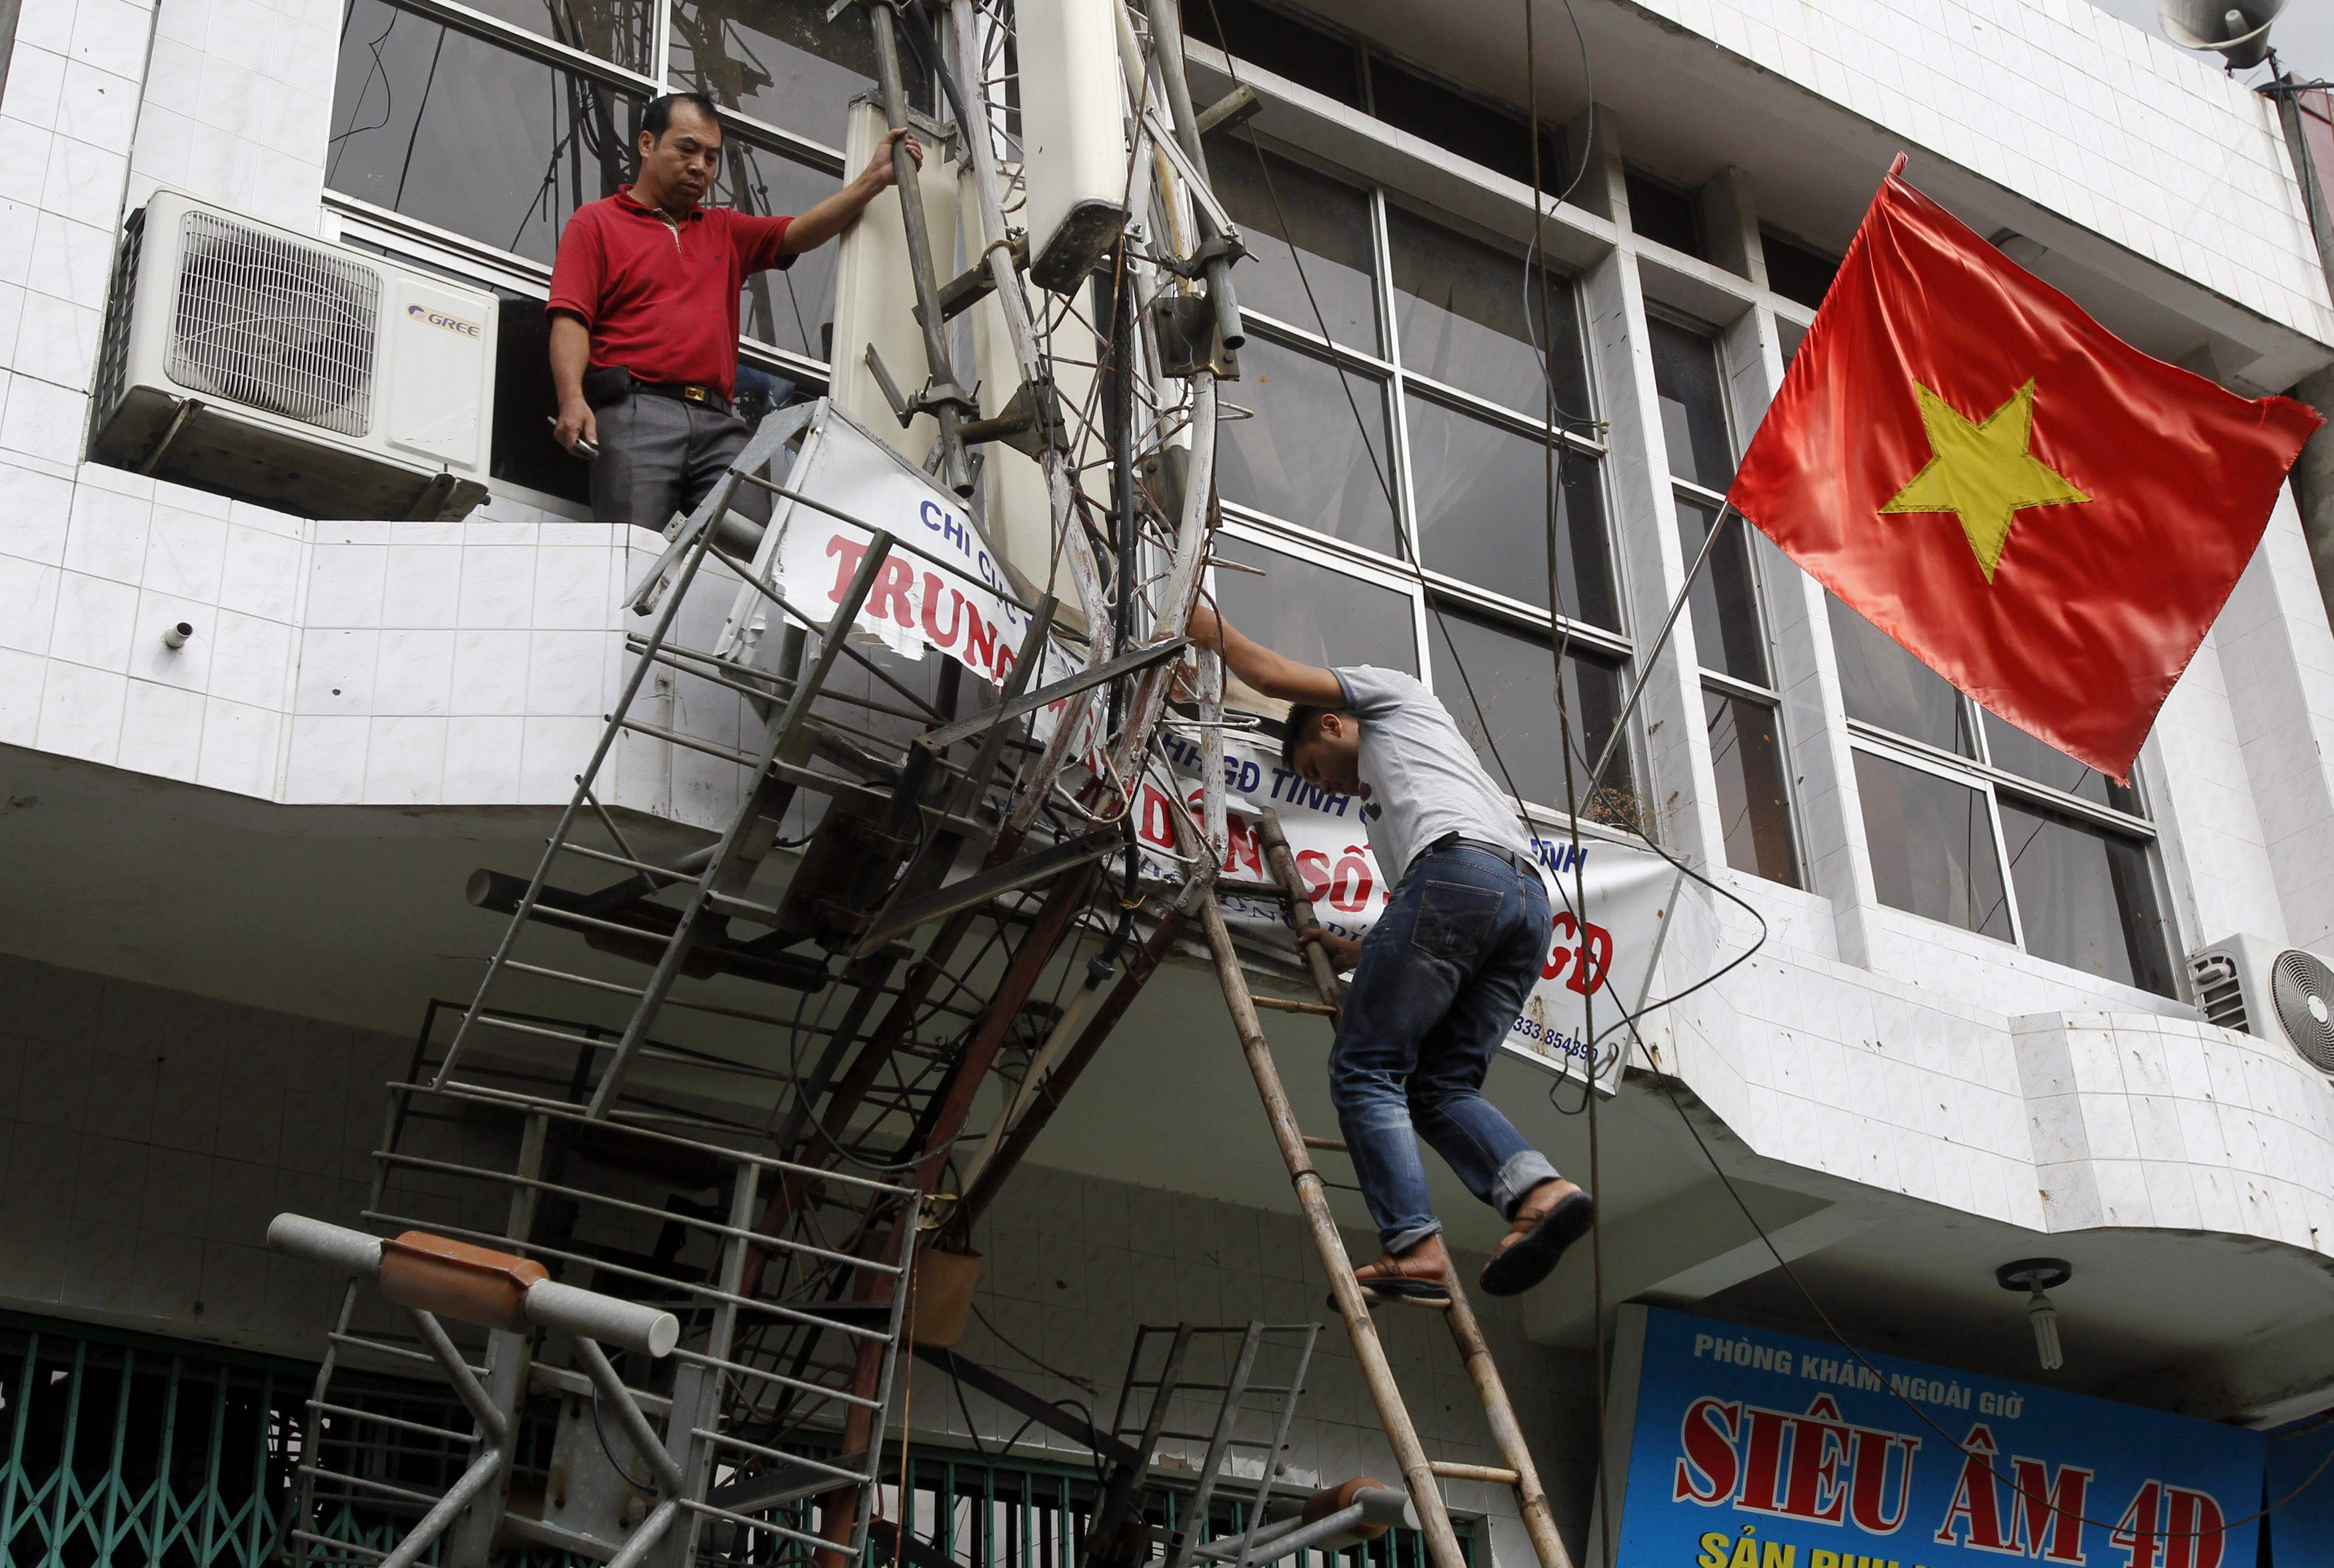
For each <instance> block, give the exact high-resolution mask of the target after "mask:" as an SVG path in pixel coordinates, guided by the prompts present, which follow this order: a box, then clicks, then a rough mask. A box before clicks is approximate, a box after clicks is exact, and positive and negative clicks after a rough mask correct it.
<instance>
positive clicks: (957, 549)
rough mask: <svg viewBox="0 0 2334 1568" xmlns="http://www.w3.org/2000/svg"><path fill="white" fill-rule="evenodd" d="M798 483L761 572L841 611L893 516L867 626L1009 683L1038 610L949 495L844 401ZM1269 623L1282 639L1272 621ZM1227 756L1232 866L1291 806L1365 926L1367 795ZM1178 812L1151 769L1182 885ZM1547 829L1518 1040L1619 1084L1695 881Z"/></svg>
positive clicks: (1302, 869)
mask: <svg viewBox="0 0 2334 1568" xmlns="http://www.w3.org/2000/svg"><path fill="white" fill-rule="evenodd" d="M786 486H787V488H789V489H791V490H794V491H796V492H797V493H799V494H800V495H805V496H807V497H809V498H811V499H812V500H813V501H815V502H817V503H819V504H820V505H823V506H825V507H830V508H832V509H833V511H832V512H829V511H825V510H821V509H820V506H814V505H805V504H803V503H801V502H797V501H795V500H792V499H790V498H787V497H783V496H782V497H780V498H779V499H778V502H777V504H776V509H775V510H774V512H773V514H772V516H771V522H770V527H769V529H768V531H767V534H766V535H765V537H764V539H763V542H762V545H761V548H760V550H759V551H758V552H757V554H756V556H755V560H754V563H753V564H754V569H755V570H756V572H757V573H760V574H762V575H763V576H764V577H765V579H766V580H767V581H769V582H774V583H775V584H776V587H777V589H778V591H779V592H781V593H783V594H784V595H785V596H786V599H787V600H788V601H790V602H792V603H793V604H795V605H796V606H797V607H799V608H800V609H801V610H802V611H804V612H805V613H806V614H810V615H814V616H815V615H821V614H828V613H832V611H833V610H834V607H835V606H836V605H839V604H841V603H842V602H843V601H844V598H845V597H847V595H848V593H849V591H850V585H851V581H852V578H853V576H854V574H855V573H856V572H858V570H859V567H860V564H861V563H862V562H863V561H864V560H865V558H866V554H867V551H868V549H869V547H870V546H871V544H873V534H872V533H871V529H873V528H880V529H882V530H883V531H885V532H887V533H889V534H892V536H893V537H894V538H895V539H897V540H901V541H903V542H905V543H907V544H910V545H911V546H913V549H912V551H911V550H900V549H895V550H893V551H892V553H891V554H890V555H889V556H888V557H887V558H886V559H885V560H884V562H883V563H882V567H881V568H880V570H879V573H878V575H877V577H876V580H875V582H874V584H873V588H872V589H871V591H870V592H869V593H868V596H867V600H866V602H865V604H864V605H863V607H862V608H861V611H860V613H859V616H858V618H857V620H856V621H855V622H854V627H855V630H857V631H858V632H859V633H860V634H861V635H862V636H864V637H866V638H869V639H872V640H874V641H877V642H880V643H881V644H882V646H883V647H885V648H888V649H892V651H894V652H897V653H900V654H902V655H904V656H906V657H909V658H920V657H921V655H922V653H923V650H924V649H927V648H930V649H935V650H937V651H938V652H940V653H941V654H943V655H945V656H946V657H948V658H950V659H955V660H956V661H957V662H958V663H960V664H961V665H963V666H964V667H965V668H966V669H970V670H972V671H973V672H974V673H975V674H977V675H979V676H980V677H981V678H983V679H985V680H987V681H989V683H990V684H992V685H998V686H1001V685H1002V684H1003V683H1004V681H1005V679H1006V678H1007V677H1008V676H1009V675H1010V674H1011V673H1012V669H1013V664H1014V660H1015V659H1017V658H1018V656H1019V650H1020V647H1021V643H1022V641H1023V640H1024V638H1025V637H1026V635H1027V631H1028V627H1029V617H1028V614H1027V612H1026V611H1023V610H1022V609H1020V608H1019V606H1018V605H1017V604H1015V603H1014V602H1013V601H1012V599H1011V598H1010V597H1009V592H1008V586H1007V582H1006V578H1005V573H1004V571H1003V569H1002V567H1001V566H1000V564H999V563H998V561H997V559H996V557H995V555H994V553H992V552H991V550H990V549H989V544H988V543H987V541H986V540H984V539H983V538H982V536H981V534H980V531H979V528H978V527H977V526H976V525H975V524H973V522H972V521H971V519H970V518H969V516H968V515H966V513H965V512H964V510H963V508H962V506H961V505H960V504H959V503H958V502H957V500H956V498H955V497H954V496H952V495H949V494H948V493H947V492H946V491H945V490H943V489H941V488H940V486H937V485H935V484H934V483H933V482H932V481H931V478H930V477H929V476H926V475H925V474H923V473H922V472H921V471H920V470H919V469H917V468H915V467H911V465H909V464H908V463H906V462H904V461H903V460H902V458H901V457H899V455H898V454H897V453H895V452H893V451H892V449H891V448H890V447H887V446H885V445H884V444H883V443H882V441H881V440H880V439H878V438H876V437H874V436H873V435H871V434H870V433H868V432H867V431H866V430H864V429H863V428H861V427H860V426H859V425H858V424H857V423H855V422H854V420H852V419H851V418H850V417H849V416H847V415H845V414H844V413H843V412H842V411H841V410H840V409H835V408H834V406H833V405H832V404H826V405H823V406H822V407H821V408H820V409H818V411H817V413H816V414H815V416H814V417H813V418H812V420H811V422H810V425H809V428H808V432H807V434H805V437H804V439H803V446H802V449H801V452H800V455H799V456H798V457H796V460H795V462H794V465H793V467H792V469H791V470H790V471H789V473H788V475H787V476H786ZM835 513H840V514H843V515H845V516H849V517H851V518H854V519H857V520H858V521H856V522H845V521H844V520H843V518H842V517H839V516H836V515H834V514H835ZM768 620H769V618H768V615H767V605H766V601H763V600H762V599H761V597H760V596H759V595H758V594H757V593H756V592H755V591H754V590H753V589H752V588H750V587H741V589H740V591H739V593H738V601H737V606H736V608H735V609H734V610H733V611H731V615H730V628H731V632H732V633H733V634H736V635H737V636H738V639H739V640H741V641H743V642H745V643H748V644H750V643H753V642H756V641H758V640H759V638H760V635H761V633H762V631H763V630H764V629H765V628H766V627H767V624H768ZM1259 630H1261V631H1262V633H1263V635H1264V637H1265V639H1266V640H1268V641H1269V640H1270V636H1271V631H1270V629H1269V628H1262V629H1259ZM726 641H728V637H727V636H725V642H726ZM1077 668H1078V661H1077V659H1076V657H1075V654H1073V653H1071V652H1069V651H1067V650H1066V649H1063V648H1061V647H1060V646H1058V645H1057V644H1053V643H1049V644H1048V645H1047V647H1046V662H1045V667H1044V668H1043V669H1040V670H1038V671H1037V672H1035V673H1034V674H1033V676H1032V677H1031V684H1032V685H1033V686H1035V685H1040V684H1043V683H1045V682H1046V681H1052V680H1059V679H1062V678H1066V677H1067V676H1069V675H1071V674H1073V673H1075V670H1076V669H1077ZM1061 707H1062V705H1061V704H1059V703H1056V704H1055V705H1053V707H1048V708H1046V709H1045V710H1043V711H1041V712H1039V713H1038V714H1037V716H1036V719H1037V736H1038V737H1039V738H1040V739H1044V738H1046V737H1047V736H1050V735H1051V734H1052V732H1053V727H1054V726H1055V724H1056V723H1057V722H1058V720H1059V713H1060V709H1061ZM1095 718H1096V716H1095V712H1094V710H1089V716H1088V718H1087V721H1086V728H1087V733H1086V734H1085V736H1081V737H1080V744H1079V745H1078V746H1077V748H1076V750H1075V753H1074V754H1073V755H1078V756H1081V757H1084V756H1086V755H1088V754H1089V753H1090V752H1091V751H1092V749H1093V742H1094V728H1095ZM1164 746H1165V749H1166V751H1167V753H1168V755H1169V756H1170V757H1171V758H1172V760H1173V762H1174V764H1175V765H1176V767H1177V769H1178V771H1179V774H1180V775H1181V789H1182V794H1183V796H1184V799H1185V801H1186V803H1187V805H1188V808H1189V810H1190V812H1191V816H1192V818H1193V819H1194V820H1196V819H1197V818H1198V817H1199V815H1200V789H1199V784H1198V782H1197V774H1198V772H1199V768H1200V765H1201V750H1200V747H1199V746H1197V745H1196V744H1195V743H1192V742H1191V741H1189V740H1186V739H1183V738H1181V737H1180V736H1177V735H1176V734H1175V733H1174V732H1173V731H1172V729H1171V730H1170V731H1168V732H1167V733H1166V735H1165V736H1164ZM1225 753H1226V755H1225V761H1224V784H1225V795H1226V803H1227V806H1228V808H1229V821H1230V842H1229V844H1228V846H1227V849H1226V853H1225V858H1224V864H1223V868H1222V870H1223V872H1224V874H1225V876H1226V877H1228V878H1230V879H1232V880H1239V881H1249V882H1260V881H1267V880H1269V872H1268V870H1267V869H1266V867H1265V864H1264V856H1263V849H1262V846H1261V844H1260V843H1259V840H1258V838H1257V824H1258V823H1259V821H1260V820H1261V814H1262V812H1263V811H1264V809H1265V808H1266V807H1268V806H1269V807H1270V808H1272V809H1273V810H1275V811H1277V812H1278V813H1279V815H1280V822H1281V826H1282V828H1283V830H1284V831H1285V832H1287V833H1288V842H1289V847H1290V849H1291V850H1292V851H1294V852H1295V854H1296V857H1297V871H1298V873H1299V874H1300V875H1301V876H1302V877H1303V878H1304V879H1305V881H1306V884H1307V891H1308V892H1309V893H1310V895H1311V897H1312V899H1313V902H1314V908H1315V911H1316V914H1317V915H1318V917H1319V918H1320V919H1321V922H1322V924H1324V925H1325V926H1327V927H1328V928H1331V929H1332V930H1335V931H1336V932H1338V933H1339V934H1340V935H1343V936H1348V937H1354V938H1359V937H1361V936H1363V935H1365V933H1366V932H1367V931H1368V930H1369V928H1370V927H1371V926H1372V925H1373V924H1374V923H1375V921H1376V919H1377V915H1378V911H1379V910H1381V909H1384V907H1385V904H1386V902H1387V900H1388V899H1390V898H1391V897H1392V895H1393V886H1392V884H1391V882H1390V881H1389V880H1388V879H1387V878H1386V876H1385V873H1384V871H1383V869H1382V868H1380V867H1379V865H1378V863H1377V861H1376V858H1375V857H1374V855H1373V854H1372V853H1371V851H1370V848H1369V836H1368V834H1367V833H1366V832H1365V831H1364V828H1363V824H1362V817H1361V803H1360V802H1359V801H1358V800H1356V799H1355V798H1354V797H1352V796H1349V795H1338V794H1328V793H1326V792H1325V791H1322V790H1319V789H1316V788H1315V787H1314V786H1313V785H1311V784H1307V783H1306V782H1305V781H1304V780H1303V779H1300V778H1298V777H1297V775H1296V774H1293V773H1291V772H1290V771H1288V769H1286V768H1283V767H1282V766H1280V765H1279V762H1278V758H1277V756H1275V755H1272V754H1270V753H1265V752H1259V751H1255V750H1252V749H1250V748H1249V747H1247V746H1244V745H1242V744H1240V743H1239V742H1237V741H1228V743H1227V745H1226V747H1225ZM1173 810H1174V807H1173V804H1172V802H1170V800H1169V799H1168V797H1167V796H1166V794H1163V793H1162V790H1161V788H1160V786H1159V785H1158V784H1156V783H1153V782H1150V781H1146V782H1145V783H1144V784H1143V785H1142V787H1141V790H1140V792H1139V793H1138V794H1137V797H1136V800H1135V803H1134V811H1135V813H1136V828H1137V832H1138V835H1139V837H1140V839H1141V842H1142V845H1143V850H1144V865H1143V875H1144V876H1145V877H1146V878H1153V879H1157V880H1163V881H1167V882H1175V883H1179V882H1181V880H1183V877H1184V874H1185V873H1184V867H1183V863H1182V862H1181V861H1180V860H1178V859H1177V858H1176V857H1175V855H1174V853H1173V851H1174V847H1175V830H1174V826H1173V821H1172V812H1173ZM1549 831H1550V832H1553V831H1554V830H1549ZM1534 842H1535V844H1536V846H1537V848H1538V859H1539V863H1540V871H1541V880H1543V881H1544V882H1545V883H1546V884H1547V885H1548V907H1549V909H1551V910H1552V911H1553V914H1552V917H1551V921H1550V924H1551V930H1550V932H1549V942H1548V958H1547V961H1546V963H1545V964H1544V965H1543V966H1542V967H1541V973H1540V980H1539V983H1538V985H1537V986H1535V987H1534V988H1533V991H1532V995H1531V998H1530V1000H1529V1003H1528V1004H1527V1005H1526V1006H1525V1009H1524V1012H1523V1015H1522V1016H1520V1017H1519V1018H1518V1019H1517V1020H1516V1021H1515V1024H1514V1025H1513V1027H1512V1029H1511V1030H1510V1032H1509V1036H1508V1039H1507V1042H1506V1048H1507V1049H1508V1050H1509V1052H1510V1053H1513V1054H1515V1055H1517V1056H1519V1057H1520V1058H1522V1059H1525V1060H1528V1061H1530V1062H1532V1063H1537V1064H1538V1065H1540V1066H1542V1067H1544V1068H1547V1069H1550V1070H1552V1071H1554V1072H1555V1073H1558V1074H1559V1075H1564V1076H1574V1075H1577V1074H1578V1073H1580V1072H1581V1069H1582V1067H1583V1064H1584V1063H1587V1061H1588V1060H1589V1059H1590V1057H1591V1055H1592V1054H1593V1055H1594V1056H1595V1057H1596V1063H1597V1073H1596V1078H1597V1082H1598V1084H1599V1086H1600V1087H1602V1088H1604V1089H1606V1091H1607V1092H1611V1091H1612V1090H1613V1089H1614V1088H1615V1086H1616V1085H1617V1084H1618V1082H1619V1079H1620V1071H1621V1062H1622V1060H1623V1055H1624V1053H1623V1052H1622V1051H1620V1050H1619V1049H1617V1048H1616V1044H1617V1043H1618V1042H1620V1041H1622V1040H1624V1039H1625V1037H1626V1031H1625V1027H1624V1022H1625V1015H1628V1014H1634V1013H1635V1011H1636V1010H1637V1009H1638V1008H1640V1007H1641V1006H1642V1005H1644V1001H1645V997H1646V994H1647V991H1648V988H1649V987H1650V986H1651V983H1652V978H1653V973H1654V963H1655V960H1656V959H1657V958H1658V957H1659V956H1660V953H1661V948H1662V945H1663V940H1664V936H1665V935H1666V933H1667V930H1668V927H1669V922H1670V917H1671V915H1672V913H1673V910H1674V908H1675V905H1676V900H1677V898H1678V894H1679V888H1680V885H1681V883H1682V882H1683V877H1682V875H1681V873H1679V872H1678V871H1677V870H1676V869H1675V868H1674V867H1673V866H1671V865H1670V864H1669V863H1668V862H1666V861H1663V860H1662V859H1660V858H1659V857H1658V856H1655V855H1651V854H1647V853H1644V852H1643V851H1636V850H1632V849H1629V848H1627V847H1625V846H1624V845H1620V844H1615V843H1612V842H1606V841H1601V840H1584V841H1583V842H1581V844H1580V845H1579V847H1578V849H1577V851H1576V850H1575V848H1574V846H1573V844H1572V843H1571V842H1570V841H1569V840H1568V839H1564V840H1558V839H1551V838H1536V839H1535V841H1534ZM1576 855H1577V858H1576ZM1576 877H1577V880H1578V881H1579V882H1580V883H1583V884H1585V893H1586V901H1585V907H1582V906H1581V905H1579V904H1578V903H1577V899H1579V897H1580V893H1579V890H1578V889H1577V887H1576ZM1221 897H1222V901H1223V908H1224V913H1225V916H1226V918H1227V919H1229V920H1230V921H1231V922H1232V923H1233V925H1234V926H1235V927H1238V928H1246V929H1249V930H1250V931H1251V932H1259V933H1260V932H1263V931H1265V930H1266V929H1268V928H1270V929H1273V930H1277V931H1278V932H1280V933H1284V934H1285V933H1286V932H1287V929H1288V921H1287V918H1286V915H1285V911H1284V909H1283V906H1282V905H1281V904H1280V903H1279V902H1278V901H1277V900H1275V899H1269V898H1267V897H1262V896H1252V895H1247V894H1243V893H1241V892H1239V891H1238V890H1230V889H1228V890H1224V891H1223V892H1222V894H1221ZM1592 1043H1593V1049H1592Z"/></svg>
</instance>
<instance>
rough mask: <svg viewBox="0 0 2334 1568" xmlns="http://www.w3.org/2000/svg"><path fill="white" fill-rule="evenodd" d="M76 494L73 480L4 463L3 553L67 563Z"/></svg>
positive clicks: (0, 470) (0, 495) (0, 473)
mask: <svg viewBox="0 0 2334 1568" xmlns="http://www.w3.org/2000/svg"><path fill="white" fill-rule="evenodd" d="M72 497H73V486H72V481H71V480H70V479H58V478H53V477H52V476H49V475H46V474H40V473H35V472H34V471H33V470H32V469H30V468H23V467H16V466H15V465H14V464H8V463H0V555H14V556H16V557H18V558H20V559H22V560H25V561H38V562H41V563H44V564H47V565H51V566H54V565H57V564H60V563H63V560H64V554H65V533H66V528H67V525H68V523H69V520H70V518H71V515H72Z"/></svg>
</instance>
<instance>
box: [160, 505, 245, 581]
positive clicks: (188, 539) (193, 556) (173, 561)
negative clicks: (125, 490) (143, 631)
mask: <svg viewBox="0 0 2334 1568" xmlns="http://www.w3.org/2000/svg"><path fill="white" fill-rule="evenodd" d="M226 576H227V519H226V518H224V517H207V516H204V515H201V514H199V513H195V512H188V511H184V510H182V509H180V508H178V507H176V506H170V505H160V504H157V505H156V506H155V508H154V514H153V518H152V521H151V522H150V523H149V524H148V527H147V530H146V564H145V568H144V575H143V578H142V582H143V583H144V585H145V586H146V587H147V588H149V589H150V590H154V591H157V592H163V593H173V594H177V595H178V596H180V597H182V598H186V599H192V600H196V601H200V602H202V603H205V604H216V603H217V602H218V601H219V591H220V588H221V587H222V585H223V584H224V582H225V581H226Z"/></svg>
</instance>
